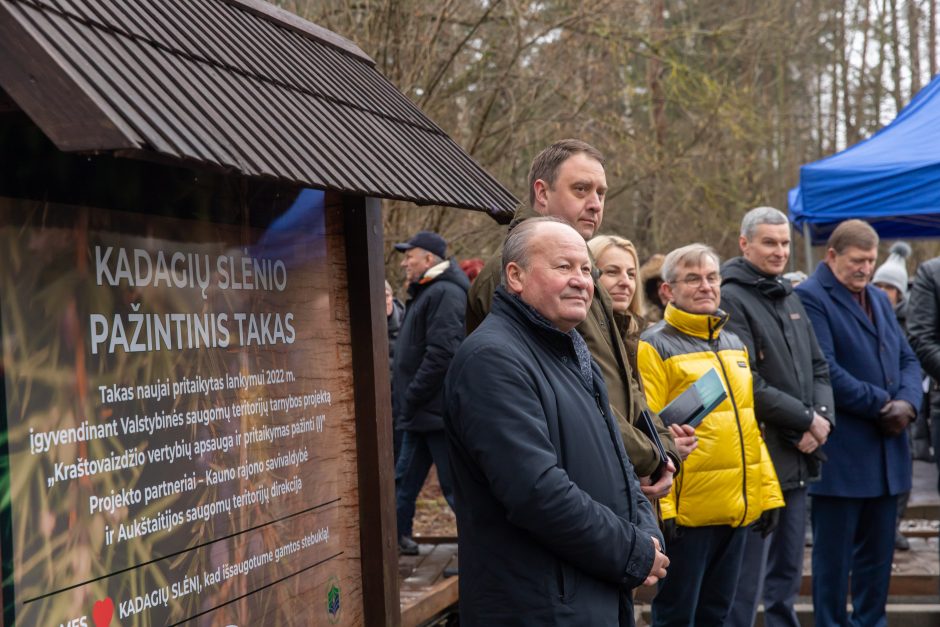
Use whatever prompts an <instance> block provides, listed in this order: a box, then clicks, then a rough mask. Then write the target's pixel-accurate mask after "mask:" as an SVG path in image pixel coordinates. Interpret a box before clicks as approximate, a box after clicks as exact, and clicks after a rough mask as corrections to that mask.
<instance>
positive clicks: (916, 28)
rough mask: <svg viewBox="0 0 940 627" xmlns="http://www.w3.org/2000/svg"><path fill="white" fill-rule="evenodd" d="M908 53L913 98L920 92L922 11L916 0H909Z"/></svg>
mask: <svg viewBox="0 0 940 627" xmlns="http://www.w3.org/2000/svg"><path fill="white" fill-rule="evenodd" d="M907 31H908V35H909V45H908V53H909V54H910V55H911V98H913V97H914V94H916V93H917V92H919V91H920V86H921V83H920V9H919V8H918V6H917V1H916V0H907Z"/></svg>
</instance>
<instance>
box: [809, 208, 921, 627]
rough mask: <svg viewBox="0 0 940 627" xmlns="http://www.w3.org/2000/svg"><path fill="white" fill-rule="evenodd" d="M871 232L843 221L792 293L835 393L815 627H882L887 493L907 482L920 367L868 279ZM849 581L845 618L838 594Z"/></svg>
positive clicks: (816, 498) (892, 496) (821, 492)
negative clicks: (849, 597)
mask: <svg viewBox="0 0 940 627" xmlns="http://www.w3.org/2000/svg"><path fill="white" fill-rule="evenodd" d="M877 254H878V235H877V234H876V233H875V231H874V229H872V228H871V226H869V225H868V224H867V223H865V222H862V221H860V220H848V221H846V222H843V223H842V224H840V225H839V226H838V227H836V229H835V231H833V233H832V235H831V236H830V237H829V241H828V243H827V251H826V258H825V260H824V261H823V262H822V263H820V264H819V266H818V267H817V268H816V272H815V273H814V274H813V276H812V277H810V278H809V279H808V280H807V281H806V282H804V283H802V284H801V285H800V286H799V287H798V288H797V292H798V293H799V295H800V298H801V299H802V300H803V305H804V306H805V308H806V312H807V314H808V315H809V317H810V320H811V322H812V323H813V328H814V330H815V331H816V337H817V339H818V340H819V345H820V348H822V351H823V353H824V354H825V356H826V359H827V360H828V362H829V371H830V376H831V380H832V391H833V396H834V397H835V407H836V425H837V426H836V428H835V429H834V430H833V432H832V434H831V435H830V437H829V440H828V441H827V442H826V444H825V445H824V446H823V447H822V450H823V452H824V453H825V455H826V456H828V461H827V462H826V463H825V464H823V469H822V479H821V481H819V482H818V483H815V484H813V485H812V486H810V490H809V492H810V494H811V495H812V497H813V507H812V524H813V534H814V543H813V606H814V612H815V618H816V625H818V626H820V627H825V626H828V625H838V626H842V625H858V626H862V625H865V626H875V625H886V624H887V619H886V617H885V606H886V604H887V599H888V583H889V579H890V577H891V558H892V556H893V552H894V530H895V516H896V512H897V495H899V494H901V493H903V492H906V491H908V490H910V489H911V461H910V459H911V458H910V450H909V444H908V438H907V434H906V432H905V427H907V425H908V424H909V423H910V422H911V421H912V420H913V419H914V417H915V415H916V414H915V407H918V406H919V405H920V402H921V396H922V394H923V392H922V390H921V382H920V365H919V364H918V362H917V358H916V357H915V355H914V353H913V351H912V350H911V348H910V346H908V343H907V340H906V339H905V337H904V333H903V332H902V331H901V328H900V327H899V326H898V323H897V320H896V318H895V315H894V311H893V310H892V308H891V304H890V303H889V302H888V299H887V297H886V296H885V295H884V294H883V293H882V292H881V291H880V290H878V289H876V288H874V287H872V286H870V285H869V282H870V280H871V276H872V273H873V271H874V268H875V260H876V258H877ZM849 575H851V580H852V605H853V613H852V616H851V618H850V617H848V616H847V615H846V614H847V612H846V600H847V598H846V597H847V592H848V586H849Z"/></svg>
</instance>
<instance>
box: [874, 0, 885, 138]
mask: <svg viewBox="0 0 940 627" xmlns="http://www.w3.org/2000/svg"><path fill="white" fill-rule="evenodd" d="M887 13H888V0H881V9H880V10H879V12H878V65H877V69H876V70H875V80H874V99H875V102H874V105H875V107H874V109H875V110H874V120H872V124H873V125H874V126H875V127H877V126H878V125H880V124H881V99H882V98H884V76H885V56H886V55H885V33H886V32H887V31H886V30H885V27H886V24H885V20H886V19H887Z"/></svg>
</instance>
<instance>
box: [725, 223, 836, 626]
mask: <svg viewBox="0 0 940 627" xmlns="http://www.w3.org/2000/svg"><path fill="white" fill-rule="evenodd" d="M739 244H740V246H741V252H742V256H741V257H735V258H734V259H730V260H728V261H727V262H726V263H725V264H724V266H723V267H722V268H721V274H722V284H721V304H722V306H723V307H724V308H725V310H726V311H727V312H728V313H729V314H730V317H729V319H728V324H727V327H726V328H728V329H729V330H731V331H733V332H734V333H735V334H736V335H738V337H740V338H741V339H742V340H743V341H744V343H745V345H746V346H747V350H748V356H749V359H750V362H751V371H752V372H753V374H754V410H755V413H756V416H757V420H758V422H760V423H761V425H762V427H763V431H764V438H765V440H766V442H767V448H768V450H769V451H770V456H771V458H772V459H773V462H774V468H775V470H776V471H777V479H779V481H780V487H781V489H782V490H783V498H784V500H785V501H786V507H784V508H783V509H781V510H775V511H779V512H780V514H779V521H778V524H777V527H776V530H775V531H774V532H773V535H772V536H770V538H769V539H766V540H765V538H766V536H767V533H768V532H769V531H770V530H769V529H767V528H766V527H764V528H761V529H755V530H754V531H756V532H757V533H751V534H749V535H748V540H747V544H746V546H745V554H744V562H743V564H742V566H741V573H742V577H741V580H740V581H739V584H738V588H737V592H736V594H735V598H734V604H733V606H732V608H731V614H730V615H729V625H732V626H734V627H750V626H751V625H753V624H754V619H755V616H756V614H757V605H758V603H759V602H760V601H761V600H763V602H764V624H765V625H768V626H769V627H776V626H787V627H798V626H799V624H800V623H799V620H798V619H797V616H796V612H795V611H794V609H793V604H794V602H795V600H796V596H797V595H798V594H799V591H800V582H801V580H802V576H803V540H804V534H805V527H806V493H807V486H808V484H809V482H811V481H815V480H817V479H819V476H820V459H821V457H820V455H821V451H819V450H818V447H819V446H821V445H822V444H823V443H825V441H826V438H827V437H828V435H829V431H830V429H831V426H832V423H833V420H834V418H833V399H832V388H831V387H830V385H829V367H828V365H827V363H826V358H825V356H824V355H823V353H822V351H821V350H820V348H819V344H818V343H817V342H816V335H815V333H814V332H813V325H812V323H811V322H810V319H809V317H808V316H807V315H806V311H805V310H804V309H803V305H802V304H801V303H800V299H799V297H798V296H797V295H796V294H794V293H793V288H792V287H791V285H790V282H789V281H787V280H785V279H783V278H782V277H781V276H780V275H781V274H782V273H783V271H784V270H785V269H786V266H787V261H788V260H789V258H790V225H789V223H788V221H787V217H786V216H785V215H784V214H783V213H781V212H780V211H778V210H777V209H774V208H773V207H758V208H756V209H752V210H751V211H749V212H748V213H747V214H746V215H745V216H744V219H743V220H742V221H741V237H740V240H739ZM756 524H757V523H755V525H756ZM766 542H769V543H770V546H769V547H765V546H764V545H765V543H766ZM765 560H766V561H765ZM765 568H766V570H765ZM762 575H765V576H762ZM762 588H763V590H762Z"/></svg>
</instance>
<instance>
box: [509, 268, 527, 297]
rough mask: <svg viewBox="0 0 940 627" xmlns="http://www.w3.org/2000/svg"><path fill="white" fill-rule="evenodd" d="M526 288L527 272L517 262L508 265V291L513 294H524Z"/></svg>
mask: <svg viewBox="0 0 940 627" xmlns="http://www.w3.org/2000/svg"><path fill="white" fill-rule="evenodd" d="M524 286H525V270H524V269H523V268H522V266H520V265H519V264H518V263H516V262H515V261H510V262H509V263H508V264H507V265H506V289H507V290H509V291H510V292H511V293H513V294H520V293H522V288H523V287H524Z"/></svg>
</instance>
